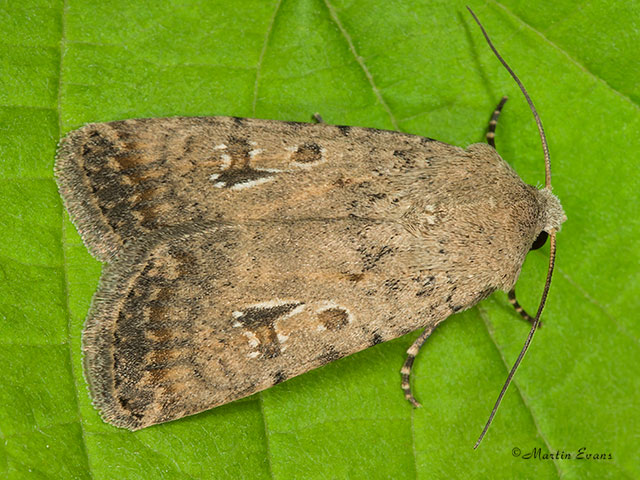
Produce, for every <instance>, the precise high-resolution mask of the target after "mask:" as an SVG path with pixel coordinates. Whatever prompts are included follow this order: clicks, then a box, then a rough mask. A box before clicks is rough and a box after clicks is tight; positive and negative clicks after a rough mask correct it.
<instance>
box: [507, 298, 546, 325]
mask: <svg viewBox="0 0 640 480" xmlns="http://www.w3.org/2000/svg"><path fill="white" fill-rule="evenodd" d="M508 296H509V303H510V304H511V305H513V308H515V309H516V312H518V313H519V314H520V316H521V317H522V318H523V319H524V320H526V321H527V322H529V323H533V322H534V321H535V318H533V317H532V316H531V315H529V314H528V313H527V312H526V311H525V309H524V308H522V307H521V306H520V304H519V303H518V300H516V289H515V288H512V289H511V290H509V294H508ZM538 326H539V327H541V326H542V322H540V323H539V324H538Z"/></svg>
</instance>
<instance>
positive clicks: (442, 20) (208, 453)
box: [0, 0, 640, 479]
mask: <svg viewBox="0 0 640 480" xmlns="http://www.w3.org/2000/svg"><path fill="white" fill-rule="evenodd" d="M471 6H472V7H474V9H475V11H476V13H477V14H478V15H479V17H480V18H481V19H482V20H483V22H484V24H485V27H486V28H487V29H488V30H489V32H490V33H491V35H492V37H493V39H494V41H495V43H496V45H497V46H498V48H499V49H500V51H501V52H502V53H503V55H504V56H505V58H506V59H507V60H508V61H509V62H510V64H511V66H512V67H513V68H514V69H515V71H516V72H518V74H519V75H520V77H521V78H522V80H523V82H524V83H525V85H527V88H528V90H529V93H530V95H531V97H532V98H533V99H534V101H535V103H536V106H537V108H538V110H539V112H540V115H541V117H542V119H543V121H544V124H545V128H546V131H547V133H548V136H549V143H550V148H551V154H552V169H553V174H554V176H553V180H554V191H555V192H556V193H557V195H558V196H559V197H560V198H561V200H562V201H563V205H564V207H565V210H566V212H567V215H568V217H569V220H568V221H567V222H566V223H565V225H564V226H563V229H562V231H561V232H560V233H559V235H558V264H557V270H556V274H555V276H554V282H553V285H552V287H551V295H550V298H549V303H548V306H547V308H546V310H545V313H544V326H543V328H542V329H541V330H540V331H539V332H538V333H537V334H536V338H535V340H534V343H533V345H532V348H531V350H530V352H529V354H528V355H527V357H526V359H525V361H524V363H523V364H522V366H521V368H520V370H519V371H518V374H517V375H516V379H515V382H514V384H513V385H512V386H511V388H510V389H509V392H508V393H507V395H506V397H505V400H504V402H503V405H502V407H501V409H500V410H499V412H498V415H497V417H496V420H495V422H494V424H493V426H492V427H491V429H490V430H489V433H488V436H487V437H486V439H485V440H484V442H483V444H482V445H481V446H480V448H479V449H478V450H476V451H474V450H473V449H472V446H473V443H474V442H475V439H476V437H477V435H478V434H479V433H480V430H481V429H482V426H483V425H484V422H485V420H486V417H487V416H488V414H489V411H490V409H491V406H492V404H493V401H494V400H495V397H496V395H497V393H498V392H499V389H500V387H501V386H502V383H503V381H504V379H505V377H506V375H507V372H508V369H509V368H510V366H511V364H512V362H513V361H514V360H515V358H516V356H517V354H518V352H519V350H520V348H521V347H522V344H523V342H524V339H525V337H526V334H527V331H528V326H527V325H526V324H524V323H523V322H522V321H520V320H519V319H518V317H517V316H516V315H515V314H514V312H513V310H512V309H511V307H510V306H509V304H508V302H507V300H506V295H504V294H500V293H499V294H496V295H494V296H493V297H492V298H491V299H489V300H487V301H485V302H483V303H482V304H481V305H480V306H479V307H477V308H474V309H472V310H470V311H468V312H465V313H463V314H460V315H456V316H454V317H452V318H450V319H449V320H447V321H446V322H445V323H444V324H442V326H440V327H439V328H438V329H437V331H436V332H435V333H434V334H433V336H432V338H430V339H429V341H428V343H427V345H426V347H425V349H424V351H423V352H422V353H421V355H420V357H419V358H418V360H417V362H416V367H415V376H414V379H413V380H414V382H413V383H414V386H415V387H414V388H415V393H416V396H417V398H418V399H419V400H420V401H421V402H422V404H423V405H424V407H423V408H421V409H418V410H414V409H412V408H411V407H409V405H408V404H407V403H406V402H405V400H404V398H403V396H402V394H401V391H400V376H399V369H400V366H401V365H402V362H403V359H404V351H405V350H406V348H407V347H408V346H409V345H410V343H411V341H412V340H413V339H414V338H415V336H416V335H417V334H412V335H409V336H407V337H404V338H401V339H398V340H395V341H392V342H389V343H386V344H381V345H378V346H376V347H373V348H370V349H368V350H366V351H364V352H362V353H360V354H357V355H354V356H352V357H349V358H346V359H344V360H341V361H338V362H335V363H333V364H330V365H328V366H326V367H324V368H321V369H319V370H316V371H313V372H310V373H308V374H305V375H303V376H301V377H298V378H295V379H292V380H290V381H287V382H285V383H284V384H281V385H279V386H277V387H274V388H272V389H270V390H267V391H265V392H263V393H261V394H257V395H254V396H252V397H250V398H247V399H244V400H241V401H238V402H235V403H232V404H229V405H225V406H222V407H219V408H216V409H214V410H211V411H209V412H205V413H202V414H200V415H196V416H193V417H189V418H185V419H182V420H178V421H175V422H172V423H169V424H164V425H159V426H154V427H151V428H149V429H145V430H142V431H139V432H136V433H131V432H127V431H124V430H120V429H117V428H114V427H112V426H110V425H107V424H105V423H103V422H102V421H101V420H100V418H99V416H98V414H97V413H96V411H95V410H94V409H93V407H92V406H91V403H90V398H89V396H88V393H87V389H86V384H85V381H84V379H83V377H82V368H81V354H80V334H81V330H82V324H83V321H84V317H85V315H86V313H87V309H88V307H89V304H90V301H91V296H92V294H93V292H94V290H95V288H96V285H97V281H98V278H99V274H100V269H101V267H100V264H99V263H98V262H97V261H95V260H94V259H92V257H91V256H90V255H89V254H88V252H87V250H86V249H85V247H84V246H83V245H82V242H81V241H80V238H79V236H78V234H77V233H76V231H75V229H74V227H73V225H72V224H71V223H70V222H69V220H68V217H67V215H66V213H65V212H64V210H63V208H62V205H61V202H60V198H59V196H58V194H57V190H56V187H55V183H54V180H53V171H52V169H53V160H54V152H55V146H56V142H57V141H58V139H59V138H60V137H61V136H62V135H63V134H64V133H65V132H67V131H69V130H72V129H74V128H77V127H79V126H81V125H82V124H84V123H86V122H100V121H109V120H118V119H124V118H129V117H153V116H171V115H233V116H247V117H259V118H270V119H279V120H297V121H309V120H310V117H311V114H313V113H314V112H320V113H321V114H322V116H323V117H324V119H325V121H327V122H328V123H335V124H348V125H359V126H368V127H376V128H387V129H398V130H402V131H405V132H409V133H415V134H420V135H425V136H429V137H433V138H437V139H439V140H442V141H446V142H449V143H452V144H456V145H460V146H466V145H468V144H470V143H473V142H478V141H483V135H484V129H485V127H486V124H487V120H488V118H489V115H490V113H491V111H492V109H493V108H494V106H495V104H496V103H497V101H498V100H499V98H500V97H501V96H502V95H503V94H507V95H509V97H510V99H511V100H510V101H509V102H508V103H507V105H506V107H505V110H504V113H503V115H502V117H501V119H500V125H499V127H498V132H497V146H498V150H499V151H500V152H501V154H502V155H503V157H504V158H505V159H507V160H508V161H509V162H510V163H511V164H512V165H513V167H514V168H515V170H516V171H517V172H518V173H519V174H520V175H521V177H522V178H523V179H525V181H527V182H529V183H532V184H536V183H539V182H541V181H542V179H543V162H542V156H541V151H540V145H539V140H538V137H537V132H536V128H535V125H534V123H533V120H532V117H531V113H530V112H529V110H528V107H527V105H526V102H525V101H524V99H523V98H522V96H521V94H520V93H519V91H518V89H517V87H516V86H515V85H514V83H513V81H512V80H511V79H510V78H509V76H508V74H507V73H506V72H505V71H504V69H502V67H501V66H500V64H499V63H498V61H497V60H496V59H495V58H494V57H493V56H492V54H491V52H490V50H489V49H488V47H487V46H486V44H485V43H484V41H483V39H482V37H481V35H480V32H479V31H478V29H477V27H476V26H475V24H474V23H473V22H472V19H471V18H470V16H469V15H468V13H467V12H466V10H465V9H464V2H461V1H453V2H436V1H426V0H425V1H422V2H419V1H407V2H388V1H382V0H373V1H363V0H297V1H294V0H282V1H279V0H275V1H269V2H267V1H259V0H252V1H243V2H232V1H230V0H228V1H222V0H220V1H217V2H209V1H204V0H200V1H196V0H183V1H180V2H177V1H176V2H171V3H170V4H169V3H167V2H129V1H126V0H119V1H113V2H90V1H88V0H64V1H62V0H61V1H59V2H51V1H45V0H24V1H22V2H6V1H5V2H1V3H0V32H1V33H0V62H1V63H0V175H1V176H2V179H3V181H2V182H1V183H0V202H2V205H1V208H0V232H1V235H2V238H1V240H2V241H0V341H1V342H2V348H1V349H0V356H1V357H2V360H1V362H2V366H3V369H4V371H3V373H2V376H1V377H0V435H1V436H2V442H1V443H0V476H2V477H3V478H24V477H26V476H27V475H29V476H30V478H32V477H34V478H118V479H120V478H132V479H135V478H234V479H235V478H269V477H274V478H415V477H421V478H434V477H435V478H452V477H453V478H455V477H465V478H487V477H491V478H524V477H536V478H540V477H542V478H555V477H564V478H586V477H593V478H637V477H639V476H640V463H639V462H638V455H637V450H638V442H637V432H638V431H639V430H640V421H639V420H640V416H639V415H638V413H637V412H638V410H637V409H638V405H639V404H640V394H639V392H640V382H639V381H638V375H637V371H636V370H637V365H638V364H639V360H640V348H639V343H638V337H639V334H640V324H639V323H638V322H637V319H638V313H637V312H638V311H640V301H639V300H638V299H639V298H640V291H639V290H640V288H639V282H640V280H639V279H640V276H639V275H638V272H639V271H640V269H639V263H640V262H639V259H640V252H639V250H640V248H639V242H638V238H639V218H640V212H639V208H638V205H639V204H638V200H637V198H638V191H639V190H640V182H639V179H640V175H638V171H637V164H636V161H635V160H633V158H634V156H635V152H637V151H640V137H639V136H638V132H639V131H640V109H639V102H640V86H639V85H640V84H639V83H638V81H637V79H638V78H639V77H640V66H639V65H640V64H638V62H637V46H638V45H639V44H640V6H638V5H637V4H635V3H624V2H606V1H604V0H595V1H592V2H588V3H587V4H574V3H572V2H554V4H553V7H551V5H550V4H549V3H545V2H540V1H538V2H533V1H532V2H517V1H515V0H505V1H503V2H502V3H496V2H493V1H490V2H488V3H482V2H479V1H471ZM547 259H548V247H546V248H543V249H542V250H540V251H537V252H534V253H532V254H530V256H529V258H528V260H527V262H526V263H525V266H524V269H523V273H522V275H521V279H520V281H519V284H518V294H519V297H520V301H521V303H523V304H524V305H525V306H526V308H527V309H529V310H535V308H536V305H537V302H538V299H539V296H540V294H541V291H542V283H543V278H544V275H545V271H546V265H547ZM516 447H517V448H519V449H520V450H521V452H522V455H524V454H525V453H527V452H528V453H531V452H532V451H533V449H535V448H540V449H541V452H542V453H554V454H555V453H556V452H559V453H560V454H562V453H565V454H572V455H574V458H566V456H565V458H561V457H562V455H559V458H555V459H546V460H541V459H529V460H526V459H524V458H523V457H522V456H519V457H514V456H513V454H512V449H514V448H516ZM582 447H584V448H585V449H586V453H592V454H603V453H604V454H606V458H605V459H597V460H596V459H593V458H590V459H582V460H580V459H576V458H575V454H576V453H577V452H578V450H579V449H580V448H582ZM609 454H610V457H609Z"/></svg>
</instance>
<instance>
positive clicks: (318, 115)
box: [312, 112, 324, 123]
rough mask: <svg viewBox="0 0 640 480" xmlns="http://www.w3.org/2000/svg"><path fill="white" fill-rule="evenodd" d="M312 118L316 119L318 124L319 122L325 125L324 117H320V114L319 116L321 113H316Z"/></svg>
mask: <svg viewBox="0 0 640 480" xmlns="http://www.w3.org/2000/svg"><path fill="white" fill-rule="evenodd" d="M312 117H313V119H314V120H315V121H316V122H318V123H324V120H323V119H322V117H321V116H320V114H319V113H317V112H316V113H314V114H313V115H312Z"/></svg>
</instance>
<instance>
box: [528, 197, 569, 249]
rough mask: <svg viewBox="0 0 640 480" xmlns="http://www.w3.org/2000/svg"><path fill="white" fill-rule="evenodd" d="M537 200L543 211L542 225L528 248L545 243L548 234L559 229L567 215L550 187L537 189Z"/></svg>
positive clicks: (538, 246)
mask: <svg viewBox="0 0 640 480" xmlns="http://www.w3.org/2000/svg"><path fill="white" fill-rule="evenodd" d="M537 194H538V201H539V202H540V204H541V205H542V211H543V223H544V225H543V227H542V230H541V231H540V233H539V234H538V236H537V238H536V239H535V240H534V242H533V244H532V245H531V248H530V250H538V249H539V248H541V247H543V246H544V244H545V243H547V238H549V234H551V233H555V232H558V231H560V227H561V226H562V224H563V223H564V222H565V220H567V216H566V215H565V213H564V210H563V209H562V205H561V204H560V200H559V199H558V197H556V196H555V195H554V194H553V193H551V189H550V188H542V189H540V190H538V192H537Z"/></svg>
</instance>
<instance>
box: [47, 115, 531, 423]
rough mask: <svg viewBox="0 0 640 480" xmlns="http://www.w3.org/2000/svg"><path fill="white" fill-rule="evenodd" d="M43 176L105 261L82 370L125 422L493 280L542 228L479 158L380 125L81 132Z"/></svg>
mask: <svg viewBox="0 0 640 480" xmlns="http://www.w3.org/2000/svg"><path fill="white" fill-rule="evenodd" d="M123 132H126V133H123ZM337 135H338V136H337ZM118 142H125V143H123V144H122V145H121V144H120V143H118ZM127 142H128V143H127ZM261 147H262V148H261ZM58 172H59V178H60V179H61V191H62V192H63V195H65V200H66V203H67V205H69V208H70V210H71V211H72V214H73V215H74V217H75V219H76V221H77V222H78V225H79V229H80V231H81V232H83V234H84V236H85V240H86V241H87V243H88V244H89V245H90V246H92V247H93V248H94V251H98V252H102V253H104V252H108V251H110V250H109V249H112V250H113V251H115V252H116V255H115V257H113V258H114V262H113V263H112V264H111V265H109V266H108V267H107V268H106V270H105V272H104V274H103V278H102V280H101V285H100V288H99V290H98V292H97V293H96V296H95V299H94V307H93V309H92V311H91V313H90V315H89V319H88V322H87V327H86V331H85V335H84V349H85V352H86V358H85V371H86V373H87V377H88V380H89V383H90V385H91V386H92V391H93V394H94V398H95V401H96V404H97V406H98V407H99V408H100V409H101V410H102V413H103V415H104V417H105V419H106V420H108V421H110V422H113V423H114V424H116V425H119V426H124V427H127V428H131V429H137V428H142V427H145V426H148V425H151V424H154V423H159V422H164V421H168V420H172V419H176V418H180V417H182V416H185V415H189V414H193V413H197V412H200V411H202V410H205V409H208V408H211V407H213V406H216V405H220V404H223V403H227V402H229V401H232V400H234V399H237V398H241V397H243V396H246V395H249V394H251V393H254V392H256V391H259V390H262V389H264V388H267V387H269V386H271V385H273V384H275V383H278V382H279V381H282V380H284V379H287V378H290V377H292V376H295V375H298V374H300V373H303V372H305V371H308V370H310V369H312V368H315V367H318V366H320V365H323V364H325V363H328V362H329V361H332V360H334V359H337V358H341V357H343V356H346V355H349V354H351V353H354V352H356V351H359V350H362V349H363V348H366V347H367V346H370V345H373V344H376V343H379V342H381V341H386V340H389V339H392V338H396V337H398V336H400V335H402V334H405V333H408V332H410V331H412V330H414V329H416V328H419V327H420V326H424V325H433V324H436V323H438V322H440V321H442V320H443V319H445V318H446V317H447V316H449V315H450V314H452V313H455V312H457V311H460V310H463V309H465V308H468V307H470V306H472V305H474V304H475V303H477V302H478V301H480V300H481V299H483V298H485V297H486V296H488V295H489V294H490V293H491V292H492V291H493V290H495V289H496V288H505V285H506V286H507V288H508V287H509V286H510V285H511V284H512V283H513V282H515V279H516V277H517V274H518V272H519V269H520V265H521V263H522V259H523V258H524V255H525V253H526V251H527V249H528V247H529V245H530V244H531V242H532V238H533V237H535V235H537V232H538V231H539V229H540V224H541V222H542V220H541V219H540V212H541V208H542V206H541V205H539V203H538V199H537V196H536V194H535V192H536V191H535V189H533V188H531V187H528V186H526V185H524V184H523V183H522V182H521V181H520V180H519V178H518V177H517V175H515V174H514V173H513V172H512V171H511V169H510V168H509V167H508V166H507V165H506V164H505V163H504V162H503V161H502V160H501V159H500V157H499V156H498V155H497V154H496V153H495V151H494V150H493V149H491V148H490V147H487V146H484V145H476V146H473V147H471V148H470V149H469V150H467V151H464V150H462V149H459V148H457V147H452V146H449V145H446V144H442V143H440V142H435V141H432V140H430V139H425V138H421V137H416V136H410V135H403V134H396V133H393V132H385V131H378V130H368V129H352V128H347V127H328V126H325V125H305V124H293V125H292V124H286V123H281V122H269V121H258V120H246V119H229V118H175V119H150V120H131V121H125V122H116V123H112V124H96V125H89V126H87V127H85V128H83V129H81V130H79V131H77V132H73V133H72V134H70V135H69V136H68V137H67V140H66V141H65V143H64V144H63V146H62V148H61V154H60V161H59V163H58ZM74 212H75V213H74ZM96 232H99V235H95V234H96ZM109 237H111V238H112V239H115V240H116V243H115V245H119V246H118V247H117V248H116V249H113V245H114V244H112V243H110V242H109V241H104V240H105V239H108V238H109ZM136 238H137V240H135V239H136Z"/></svg>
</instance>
